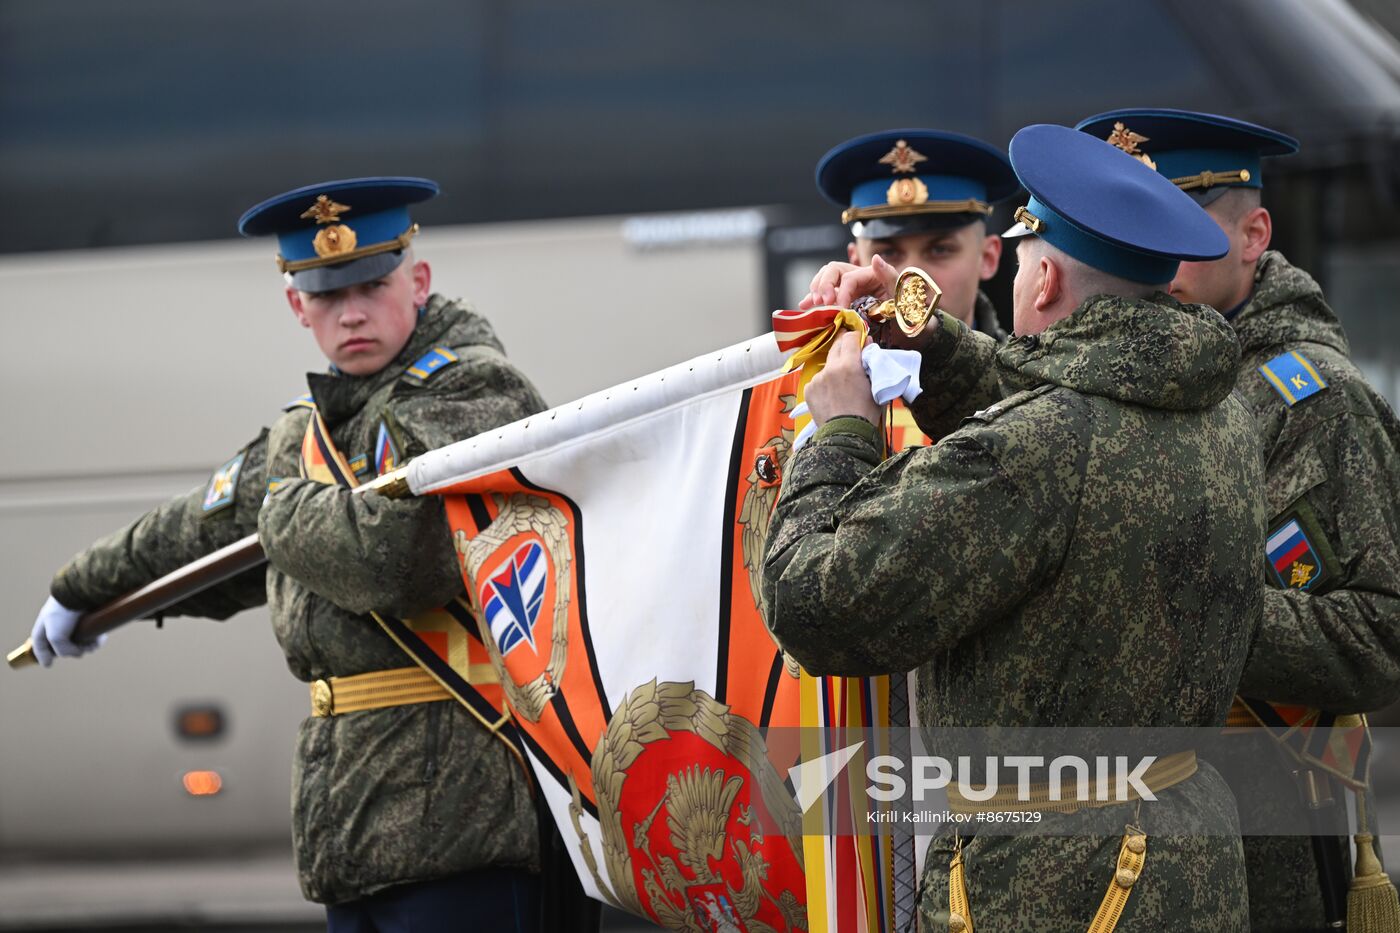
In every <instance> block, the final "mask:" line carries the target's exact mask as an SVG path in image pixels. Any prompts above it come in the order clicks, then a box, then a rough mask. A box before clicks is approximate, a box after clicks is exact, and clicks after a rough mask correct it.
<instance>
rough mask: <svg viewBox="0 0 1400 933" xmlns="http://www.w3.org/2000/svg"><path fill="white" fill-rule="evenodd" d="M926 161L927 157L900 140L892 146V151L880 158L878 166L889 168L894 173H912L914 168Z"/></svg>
mask: <svg viewBox="0 0 1400 933" xmlns="http://www.w3.org/2000/svg"><path fill="white" fill-rule="evenodd" d="M927 161H928V156H926V155H924V154H923V153H922V152H920V151H918V150H917V149H915V148H914V147H912V146H910V145H909V143H907V142H905V141H904V140H902V139H901V140H900V141H899V142H897V143H895V144H894V148H893V149H891V150H890V151H889V152H887V153H885V154H884V155H882V156H880V164H881V165H888V166H890V167H891V168H892V169H893V170H894V171H895V172H912V171H914V166H916V165H918V164H919V163H920V162H927Z"/></svg>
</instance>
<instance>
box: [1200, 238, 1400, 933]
mask: <svg viewBox="0 0 1400 933" xmlns="http://www.w3.org/2000/svg"><path fill="white" fill-rule="evenodd" d="M1232 323H1233V324H1234V326H1235V331H1236V333H1237V334H1238V335H1239V338H1240V344H1241V348H1242V356H1241V358H1240V368H1239V374H1238V376H1237V380H1236V388H1237V389H1238V390H1239V391H1240V393H1241V394H1242V395H1243V396H1244V397H1245V399H1246V400H1247V401H1248V403H1249V405H1250V407H1251V408H1252V409H1253V411H1254V416H1255V421H1256V423H1257V425H1258V431H1259V436H1260V439H1261V441H1262V444H1263V451H1264V459H1265V471H1266V474H1265V478H1264V497H1265V499H1266V503H1267V508H1268V511H1269V515H1270V519H1269V523H1268V526H1267V527H1268V532H1269V538H1274V539H1277V538H1279V537H1280V532H1281V531H1282V530H1283V529H1285V528H1286V526H1288V525H1289V524H1290V523H1291V522H1294V521H1296V522H1297V523H1298V526H1299V530H1300V531H1301V533H1302V535H1303V536H1304V537H1305V538H1306V539H1307V543H1306V546H1305V547H1306V551H1307V553H1305V554H1304V555H1303V556H1302V557H1295V558H1294V559H1293V560H1291V561H1290V562H1289V563H1288V564H1287V565H1286V566H1285V567H1283V568H1282V572H1281V573H1276V572H1275V568H1274V567H1273V566H1272V564H1273V561H1271V560H1270V552H1273V553H1279V551H1280V547H1282V545H1281V546H1279V547H1274V548H1268V547H1267V546H1266V553H1265V555H1263V556H1264V564H1265V568H1264V574H1265V579H1266V581H1267V583H1268V587H1267V589H1266V590H1265V593H1264V613H1263V618H1262V621H1261V622H1260V626H1259V633H1258V636H1257V637H1256V639H1255V642H1254V646H1253V648H1252V649H1251V651H1250V654H1249V659H1248V661H1247V663H1246V664H1245V670H1244V675H1243V678H1242V682H1241V685H1240V692H1241V693H1243V694H1245V695H1246V696H1253V697H1258V698H1261V699H1268V700H1273V701H1279V702H1286V703H1288V702H1291V703H1301V704H1306V705H1311V706H1320V707H1324V708H1328V709H1331V710H1333V711H1337V712H1352V711H1366V710H1373V709H1377V708H1379V707H1382V706H1385V705H1387V704H1389V703H1391V702H1394V701H1395V700H1396V699H1397V697H1398V696H1400V572H1398V571H1397V568H1398V567H1400V503H1397V501H1396V490H1397V488H1400V424H1398V423H1397V421H1396V418H1395V415H1394V413H1393V412H1392V411H1391V409H1390V407H1389V406H1388V405H1387V404H1386V403H1385V401H1384V400H1383V399H1382V398H1381V397H1380V396H1379V395H1377V393H1376V392H1375V390H1373V389H1372V388H1371V387H1370V386H1369V385H1367V384H1366V382H1365V381H1364V380H1363V379H1362V377H1361V374H1360V372H1358V370H1357V368H1356V366H1355V365H1353V364H1352V362H1351V360H1350V359H1349V357H1348V347H1347V340H1346V336H1345V335H1344V334H1343V332H1342V326H1341V323H1340V322H1339V321H1338V320H1337V318H1336V317H1335V316H1334V315H1333V313H1332V310H1331V309H1330V308H1329V307H1328V306H1327V303H1326V301H1325V300H1324V299H1323V296H1322V291H1321V289H1320V288H1319V287H1318V285H1317V283H1316V282H1315V281H1313V279H1312V278H1311V277H1310V276H1309V275H1308V274H1307V273H1305V272H1303V271H1302V270H1301V269H1297V268H1295V267H1293V266H1291V265H1289V264H1288V262H1287V260H1285V259H1284V258H1283V256H1281V255H1280V254H1278V253H1276V252H1269V253H1265V254H1264V256H1263V257H1262V258H1261V259H1260V261H1259V266H1258V269H1257V271H1256V273H1255V285H1254V292H1253V294H1252V295H1251V296H1250V299H1249V301H1248V302H1247V303H1246V304H1245V306H1244V307H1243V308H1241V309H1240V310H1239V312H1237V313H1236V315H1235V316H1234V320H1233V322H1232ZM1294 352H1296V353H1298V354H1299V355H1300V356H1301V357H1302V358H1303V359H1305V360H1306V361H1307V362H1308V364H1309V365H1311V366H1312V367H1313V368H1314V369H1315V370H1316V374H1317V375H1318V376H1321V377H1322V380H1323V381H1325V382H1326V384H1327V385H1326V388H1323V389H1321V390H1320V391H1318V390H1316V389H1315V387H1314V386H1312V385H1310V383H1312V382H1314V381H1315V379H1314V375H1313V374H1312V373H1309V372H1307V370H1306V368H1304V367H1303V366H1302V364H1301V362H1300V361H1299V360H1298V359H1297V358H1296V357H1293V356H1292V354H1293V353H1294ZM1280 356H1285V360H1284V362H1283V364H1281V365H1273V364H1272V362H1271V361H1274V360H1277V359H1278V358H1279V357H1280ZM1265 365H1268V367H1269V371H1270V372H1272V373H1273V374H1274V376H1275V378H1279V379H1280V381H1281V382H1283V384H1284V387H1285V388H1287V389H1288V390H1289V394H1290V395H1293V400H1292V401H1290V399H1288V398H1287V397H1285V396H1284V394H1283V393H1282V392H1281V391H1279V389H1278V388H1276V387H1275V385H1274V384H1273V383H1272V382H1271V381H1270V380H1269V378H1268V376H1266V375H1265V372H1264V370H1261V368H1260V367H1261V366H1265ZM1289 369H1292V371H1293V375H1294V376H1296V377H1297V378H1298V379H1299V380H1300V381H1301V383H1303V385H1301V386H1300V385H1299V384H1298V383H1296V382H1294V381H1293V379H1291V378H1289V376H1288V370H1289ZM1280 373H1283V375H1282V376H1280ZM1309 390H1313V392H1312V394H1310V395H1306V396H1305V397H1303V398H1299V396H1301V395H1304V393H1305V392H1308V391H1309ZM1295 393H1296V394H1295ZM1295 568H1296V569H1295ZM1278 761H1279V766H1278V767H1261V761H1260V760H1259V758H1258V757H1257V754H1253V753H1252V750H1251V749H1248V748H1242V749H1241V751H1240V752H1239V754H1225V753H1223V752H1222V754H1220V755H1219V756H1218V757H1217V758H1216V759H1215V760H1214V761H1213V764H1215V766H1216V767H1217V768H1219V770H1220V772H1221V774H1222V775H1223V776H1224V777H1225V778H1226V780H1227V781H1228V782H1229V784H1230V787H1231V789H1232V790H1233V791H1234V792H1235V796H1236V798H1237V799H1238V800H1239V801H1240V807H1241V813H1242V814H1243V813H1246V808H1249V809H1250V810H1253V811H1257V812H1260V813H1265V814H1270V815H1271V816H1272V819H1273V820H1275V821H1282V820H1284V819H1287V820H1288V821H1289V822H1290V823H1291V824H1292V825H1295V826H1307V825H1309V822H1310V817H1311V819H1312V820H1317V818H1318V817H1317V813H1311V814H1310V813H1309V811H1308V810H1306V809H1305V808H1304V807H1303V805H1302V803H1301V802H1300V799H1299V797H1298V792H1297V787H1296V781H1295V780H1294V778H1293V777H1292V776H1291V774H1290V772H1291V771H1292V770H1293V769H1295V768H1296V764H1294V763H1293V762H1292V759H1291V758H1289V757H1288V756H1287V754H1286V753H1284V752H1283V751H1282V750H1279V752H1278ZM1334 792H1335V793H1336V794H1337V795H1338V799H1342V798H1341V797H1340V788H1339V787H1337V788H1334ZM1319 812H1325V811H1319ZM1246 815H1247V816H1251V817H1253V816H1254V815H1255V814H1253V813H1249V814H1246ZM1329 815H1330V816H1331V820H1330V822H1331V825H1333V827H1334V830H1335V833H1336V834H1337V835H1338V836H1345V834H1346V832H1347V827H1346V817H1345V811H1344V810H1343V811H1341V812H1340V813H1336V814H1329ZM1247 822H1248V821H1247ZM1322 822H1323V823H1326V822H1328V821H1327V820H1323V821H1322ZM1321 844H1323V845H1330V844H1333V841H1332V840H1324V841H1323V842H1322V843H1321ZM1342 844H1343V845H1344V844H1345V843H1344V841H1343V842H1342ZM1244 851H1245V864H1246V869H1247V874H1248V879H1249V905H1250V918H1251V921H1252V923H1253V925H1254V927H1255V928H1256V929H1260V930H1304V929H1308V930H1312V929H1320V928H1321V927H1322V926H1323V925H1324V923H1325V917H1324V916H1323V903H1324V901H1323V895H1322V891H1321V887H1320V885H1321V879H1320V878H1319V875H1318V869H1317V862H1316V860H1315V857H1314V854H1313V842H1312V840H1311V839H1309V838H1308V837H1305V836H1247V837H1246V838H1245V840H1244ZM1343 859H1344V857H1343ZM1344 867H1345V866H1344Z"/></svg>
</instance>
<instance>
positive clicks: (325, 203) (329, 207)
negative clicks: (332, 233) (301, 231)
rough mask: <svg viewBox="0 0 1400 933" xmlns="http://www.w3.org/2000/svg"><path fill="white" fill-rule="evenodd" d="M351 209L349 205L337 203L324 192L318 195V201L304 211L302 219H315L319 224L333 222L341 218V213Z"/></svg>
mask: <svg viewBox="0 0 1400 933" xmlns="http://www.w3.org/2000/svg"><path fill="white" fill-rule="evenodd" d="M348 210H350V207H349V205H346V204H337V203H336V202H334V201H332V200H331V199H330V198H328V197H326V196H325V195H324V194H318V195H316V203H315V204H313V205H311V206H310V207H308V208H307V209H306V210H305V211H303V212H302V215H301V219H302V220H311V219H313V218H314V219H315V221H316V222H317V223H318V224H333V223H336V222H337V221H339V220H340V215H341V214H344V213H345V212H346V211H348Z"/></svg>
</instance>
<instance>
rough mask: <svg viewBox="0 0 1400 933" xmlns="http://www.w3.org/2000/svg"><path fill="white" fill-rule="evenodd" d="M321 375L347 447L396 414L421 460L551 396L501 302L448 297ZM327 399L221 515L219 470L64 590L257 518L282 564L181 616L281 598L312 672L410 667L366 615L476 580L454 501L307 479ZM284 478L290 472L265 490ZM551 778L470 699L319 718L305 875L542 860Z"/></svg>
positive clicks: (296, 651) (178, 562) (294, 651)
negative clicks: (503, 339)
mask: <svg viewBox="0 0 1400 933" xmlns="http://www.w3.org/2000/svg"><path fill="white" fill-rule="evenodd" d="M437 346H446V347H450V348H451V349H452V350H453V351H454V352H455V353H456V354H457V355H458V356H459V357H460V361H459V362H457V363H454V364H452V365H450V366H447V367H445V368H443V369H442V370H440V371H438V372H437V373H435V374H434V375H433V376H432V377H431V378H429V379H427V380H422V379H418V378H415V377H414V376H412V375H409V374H407V373H406V370H407V368H408V367H409V366H411V365H412V364H413V363H414V362H415V361H416V360H418V359H419V358H420V357H422V356H423V354H425V353H426V352H428V351H429V350H431V349H432V348H433V347H437ZM308 382H309V385H310V389H311V393H312V395H313V396H314V398H315V400H316V403H317V405H318V407H319V410H320V412H321V414H322V416H323V417H324V418H325V420H326V423H327V425H328V426H329V428H330V430H331V434H332V437H333V439H334V442H335V444H336V446H337V447H338V448H339V449H340V450H341V452H342V453H344V454H345V456H346V457H347V459H353V458H355V457H356V456H357V455H358V454H361V453H369V454H370V461H371V462H372V461H373V450H374V443H375V440H376V436H377V433H378V429H379V425H380V423H381V421H386V422H387V423H388V425H389V428H390V432H391V434H392V436H393V438H394V443H395V445H396V446H397V448H398V453H399V457H400V460H401V461H404V460H407V459H408V458H409V457H411V456H415V455H417V454H420V453H423V452H424V451H427V450H431V449H433V448H435V447H441V446H443V445H445V444H449V443H451V442H453V441H456V440H460V439H462V438H464V437H469V436H471V435H473V434H477V433H480V432H482V431H485V430H488V429H490V428H492V427H495V426H497V425H501V424H506V423H508V422H511V421H515V420H517V419H519V418H523V417H525V416H526V415H529V414H532V413H534V412H537V411H540V410H542V409H543V408H544V404H543V401H542V400H541V399H540V396H539V395H538V393H537V392H536V391H535V389H534V388H533V387H532V386H531V385H530V383H529V382H528V381H527V380H526V379H525V377H524V376H523V375H521V374H520V372H519V371H517V370H516V369H515V368H514V367H512V366H511V365H510V364H509V363H508V362H507V361H506V359H505V356H504V353H503V349H502V347H501V344H500V342H499V341H498V340H497V339H496V336H495V334H494V332H493V331H492V329H491V326H490V324H489V323H488V322H487V321H486V319H485V318H483V317H481V316H480V315H478V314H477V313H475V312H474V311H472V310H471V309H470V308H468V307H467V306H465V305H463V304H461V303H457V302H453V301H449V300H447V299H445V298H442V297H441V296H437V295H434V296H432V298H431V299H430V300H429V303H428V307H427V312H426V314H425V315H424V316H423V317H422V319H421V320H420V321H419V322H418V325H417V327H416V329H415V330H414V332H413V335H412V336H411V337H410V338H409V342H408V345H407V346H406V347H405V348H404V350H403V351H402V352H401V353H400V354H399V356H398V357H397V358H396V359H395V361H394V362H393V363H391V364H390V365H389V366H388V367H386V368H385V369H384V370H381V371H380V372H379V373H376V374H375V375H372V376H365V377H354V376H345V375H331V374H312V375H310V376H309V377H308ZM310 416H311V413H310V411H309V410H308V409H306V408H293V409H291V410H290V411H289V412H288V413H286V414H285V415H283V417H282V418H280V419H279V420H278V421H277V422H276V423H275V424H274V425H273V427H272V429H271V430H270V431H265V432H263V434H262V435H260V436H259V437H258V438H257V439H256V440H254V441H253V442H252V443H251V444H250V445H249V446H248V447H247V448H245V449H246V452H247V454H246V460H245V463H244V466H243V468H242V470H241V471H240V474H239V476H238V481H237V492H236V494H235V499H234V504H233V505H232V506H231V507H229V508H227V509H225V510H223V511H220V512H217V513H212V514H210V515H208V516H205V515H204V514H203V512H202V509H201V505H202V502H203V498H204V491H205V487H204V486H201V487H199V488H198V489H196V490H194V491H192V492H191V493H189V494H187V495H185V496H181V497H178V498H176V499H173V500H171V501H169V502H167V503H165V504H164V505H162V506H159V507H158V508H156V509H155V510H153V511H152V512H150V513H148V514H147V515H145V516H143V517H141V518H140V519H138V520H137V521H135V522H134V523H133V524H131V525H130V526H128V527H127V528H125V529H123V530H122V531H119V532H117V533H116V534H113V535H110V536H108V537H106V538H104V539H102V540H101V541H98V542H97V543H96V544H94V545H93V546H92V547H90V548H88V549H87V550H86V551H84V552H82V553H81V554H79V555H78V556H77V557H75V558H74V559H73V560H72V561H71V562H70V563H69V564H68V565H67V566H66V567H64V568H63V570H61V571H60V572H59V574H58V575H57V577H55V579H54V581H53V586H52V590H53V594H54V596H55V597H56V598H57V599H58V600H59V601H60V602H62V603H63V604H64V605H67V606H71V607H74V608H81V609H86V608H91V607H94V606H97V605H99V604H101V603H103V602H105V601H107V600H108V599H110V598H112V597H114V596H116V595H118V594H120V593H122V592H125V591H127V590H129V589H132V588H134V587H136V586H140V585H142V584H145V583H147V582H149V581H150V580H152V579H154V578H155V577H157V576H158V575H161V574H164V573H166V572H168V571H170V570H174V569H176V568H177V567H180V566H183V565H184V564H187V563H189V562H190V561H192V560H194V559H196V558H198V557H200V556H202V555H204V554H206V553H208V552H209V551H211V550H214V549H215V548H218V547H221V546H223V545H225V544H229V543H232V542H233V541H236V540H237V539H239V538H241V537H244V536H246V535H248V534H251V533H253V532H255V531H256V532H257V533H258V535H259V537H260V539H261V541H262V544H263V547H264V549H265V550H266V551H267V555H268V560H269V565H268V566H267V567H265V568H259V569H257V570H254V571H249V572H248V573H246V574H244V575H243V576H241V577H239V578H236V579H234V580H231V581H229V582H227V583H225V584H223V585H222V586H220V587H218V588H216V589H214V590H211V591H208V592H206V593H202V594H200V595H199V596H197V597H194V598H192V599H190V600H188V601H186V602H184V603H181V604H179V605H177V606H175V607H173V608H172V609H170V610H168V611H167V614H168V615H201V616H211V617H214V618H226V617H228V616H230V615H232V614H233V613H235V612H237V611H238V610H240V609H244V608H248V607H251V606H256V605H260V604H262V603H263V602H267V603H268V604H269V606H270V609H271V613H272V620H273V627H274V629H275V631H276V635H277V640H278V641H279V642H280V643H281V645H282V649H283V651H284V652H285V653H286V657H287V666H288V667H289V668H290V669H291V671H292V673H293V674H294V675H295V676H296V677H297V678H298V679H300V680H303V681H308V682H309V681H313V680H316V679H318V678H324V677H331V676H337V677H340V676H347V675H351V674H362V673H366V672H369V671H378V670H385V669H389V668H398V667H406V666H410V665H411V664H412V663H413V662H412V661H411V660H410V659H409V658H408V657H407V656H406V655H405V654H404V653H403V652H402V651H401V650H400V649H399V648H398V647H397V646H396V645H395V644H394V642H393V641H392V640H391V639H390V638H389V637H388V636H387V635H385V634H384V633H383V631H382V630H381V629H380V627H379V625H378V624H377V623H376V622H375V621H374V620H373V619H371V618H369V617H368V616H367V615H365V613H367V612H370V611H372V610H373V611H378V612H381V613H387V614H392V615H398V616H407V615H412V614H415V613H418V612H422V611H424V610H426V609H430V608H432V607H435V606H440V605H442V604H444V603H446V602H448V601H449V600H450V599H451V598H452V597H454V596H455V595H457V594H458V593H459V592H461V590H462V578H461V574H460V571H459V569H458V564H457V558H456V554H455V552H454V550H453V547H452V543H451V536H450V534H449V532H448V526H447V518H446V515H445V513H444V510H443V505H442V502H441V500H439V499H437V498H436V497H429V498H423V499H405V500H389V499H385V498H382V497H380V496H375V495H352V494H351V493H350V491H349V490H347V489H345V488H343V487H337V486H327V485H323V484H320V483H316V482H313V481H310V480H304V479H298V478H296V477H297V476H298V458H299V455H300V447H301V441H302V437H303V435H304V433H305V430H306V424H307V420H308V419H309V418H310ZM269 480H280V481H282V484H281V485H280V486H278V487H277V489H276V490H275V491H274V492H273V493H272V494H271V495H270V496H268V497H267V500H266V503H265V504H264V495H265V493H266V490H267V484H268V481H269ZM308 705H309V701H308ZM531 794H532V791H531V787H530V782H529V779H528V778H527V777H526V775H525V774H524V772H523V770H522V769H521V767H520V765H519V763H518V761H517V760H516V758H515V757H514V756H513V755H512V754H511V752H510V751H509V750H508V749H507V748H506V746H505V745H504V744H503V743H502V742H501V741H500V739H498V738H496V737H494V736H492V735H490V734H489V733H488V732H487V731H486V729H485V728H484V727H482V726H481V725H480V724H478V722H477V720H476V719H474V718H473V717H472V716H471V714H469V713H468V712H467V711H466V710H465V709H463V708H462V707H461V706H460V705H459V704H457V703H455V702H451V701H447V702H437V703H423V704H418V705H411V706H400V707H392V708H388V709H381V710H366V711H362V712H355V713H350V714H347V715H343V716H335V717H329V718H307V719H306V720H305V721H304V722H303V723H302V725H301V730H300V733H299V735H298V738H297V749H296V759H295V769H294V786H293V796H292V828H293V837H294V843H295V848H296V859H297V868H298V874H299V877H300V880H301V885H302V890H303V892H304V893H305V894H306V896H307V897H308V898H310V899H311V900H314V901H320V902H322V903H328V904H333V903H342V902H345V901H349V900H353V899H356V898H359V897H363V896H365V895H368V894H371V893H373V892H374V891H377V890H380V889H382V888H385V887H388V886H391V885H395V884H401V883H405V882H412V881H423V880H428V879H432V878H439V877H443V876H446V875H451V874H455V873H458V872H462V871H469V870H472V869H477V868H485V867H488V866H495V867H507V866H520V867H528V868H532V869H533V868H536V867H537V862H538V825H537V822H536V817H535V810H534V806H533V803H532V800H531Z"/></svg>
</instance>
